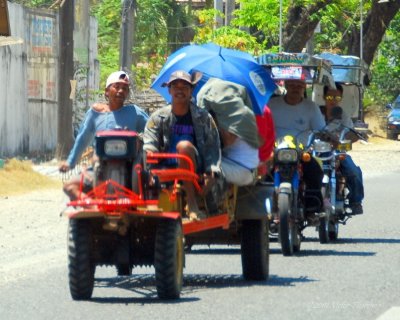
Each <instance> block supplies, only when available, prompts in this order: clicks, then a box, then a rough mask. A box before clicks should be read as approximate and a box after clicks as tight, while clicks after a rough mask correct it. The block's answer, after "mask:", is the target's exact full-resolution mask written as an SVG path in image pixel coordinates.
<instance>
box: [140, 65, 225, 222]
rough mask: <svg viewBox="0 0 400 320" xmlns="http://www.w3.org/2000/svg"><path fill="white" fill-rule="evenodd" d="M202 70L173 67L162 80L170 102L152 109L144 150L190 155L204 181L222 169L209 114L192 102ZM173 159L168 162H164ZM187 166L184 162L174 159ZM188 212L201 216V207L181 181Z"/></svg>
mask: <svg viewBox="0 0 400 320" xmlns="http://www.w3.org/2000/svg"><path fill="white" fill-rule="evenodd" d="M200 78H201V74H199V73H193V74H192V75H190V74H189V73H187V72H185V71H181V70H180V71H175V72H173V73H172V74H171V76H170V78H169V81H168V82H166V83H164V86H167V87H168V90H169V93H170V94H171V97H172V103H171V105H168V106H166V107H163V108H161V109H159V110H157V111H155V112H154V113H153V114H152V115H151V117H150V119H149V120H148V122H147V124H146V128H145V131H144V137H143V138H144V146H143V149H144V150H145V152H146V153H149V152H166V153H178V154H184V155H187V156H188V157H190V158H191V159H192V161H193V164H194V165H195V168H196V171H197V172H198V173H201V174H203V177H204V180H205V184H206V185H207V183H209V182H210V181H211V180H212V179H214V177H215V176H217V175H219V174H220V172H221V169H220V165H221V148H220V140H219V135H218V130H217V127H216V125H215V122H214V120H213V119H212V117H211V115H210V114H209V113H208V112H207V111H206V110H203V109H200V108H198V107H197V106H196V105H195V104H194V103H193V102H192V92H193V88H194V86H195V84H196V83H197V82H198V81H199V80H200ZM168 164H170V165H174V163H171V162H169V163H167V165H168ZM176 165H177V166H178V167H182V168H186V164H185V163H183V162H182V163H181V162H178V163H176ZM184 188H185V191H186V196H187V207H188V216H189V218H190V219H191V220H197V219H200V218H202V217H204V214H203V213H202V212H201V211H200V209H199V207H198V204H197V201H196V196H195V189H194V186H193V185H192V183H190V182H187V181H184Z"/></svg>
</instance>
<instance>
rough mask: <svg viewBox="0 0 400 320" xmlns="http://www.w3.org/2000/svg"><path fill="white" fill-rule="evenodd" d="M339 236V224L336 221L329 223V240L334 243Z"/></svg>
mask: <svg viewBox="0 0 400 320" xmlns="http://www.w3.org/2000/svg"><path fill="white" fill-rule="evenodd" d="M338 235H339V223H338V222H337V221H330V222H329V240H330V241H336V240H337V239H338Z"/></svg>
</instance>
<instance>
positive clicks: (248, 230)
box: [241, 220, 269, 281]
mask: <svg viewBox="0 0 400 320" xmlns="http://www.w3.org/2000/svg"><path fill="white" fill-rule="evenodd" d="M241 254H242V269H243V277H244V278H245V279H246V280H256V281H262V280H266V279H267V278H268V273H269V237H268V226H267V223H266V221H265V220H243V221H242V240H241Z"/></svg>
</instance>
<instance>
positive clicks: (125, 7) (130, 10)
mask: <svg viewBox="0 0 400 320" xmlns="http://www.w3.org/2000/svg"><path fill="white" fill-rule="evenodd" d="M135 9H136V0H124V2H123V3H122V14H121V20H122V24H121V37H120V39H121V40H120V47H119V49H120V55H119V57H120V58H119V64H120V68H121V70H124V71H126V72H128V73H129V74H130V73H131V71H132V48H133V34H134V27H135V24H134V14H135Z"/></svg>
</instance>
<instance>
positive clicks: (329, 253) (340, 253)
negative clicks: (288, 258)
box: [296, 249, 376, 257]
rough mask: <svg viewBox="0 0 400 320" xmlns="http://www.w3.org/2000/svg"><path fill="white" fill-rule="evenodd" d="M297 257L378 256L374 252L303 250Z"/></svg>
mask: <svg viewBox="0 0 400 320" xmlns="http://www.w3.org/2000/svg"><path fill="white" fill-rule="evenodd" d="M296 255H297V256H299V257H301V256H345V257H371V256H374V255H376V252H372V251H367V252H365V251H337V250H324V249H321V250H307V249H305V250H301V251H300V252H298V253H297V254H296Z"/></svg>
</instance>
